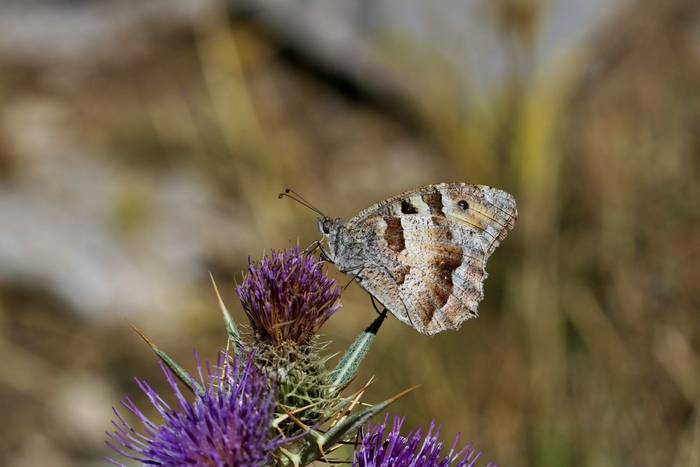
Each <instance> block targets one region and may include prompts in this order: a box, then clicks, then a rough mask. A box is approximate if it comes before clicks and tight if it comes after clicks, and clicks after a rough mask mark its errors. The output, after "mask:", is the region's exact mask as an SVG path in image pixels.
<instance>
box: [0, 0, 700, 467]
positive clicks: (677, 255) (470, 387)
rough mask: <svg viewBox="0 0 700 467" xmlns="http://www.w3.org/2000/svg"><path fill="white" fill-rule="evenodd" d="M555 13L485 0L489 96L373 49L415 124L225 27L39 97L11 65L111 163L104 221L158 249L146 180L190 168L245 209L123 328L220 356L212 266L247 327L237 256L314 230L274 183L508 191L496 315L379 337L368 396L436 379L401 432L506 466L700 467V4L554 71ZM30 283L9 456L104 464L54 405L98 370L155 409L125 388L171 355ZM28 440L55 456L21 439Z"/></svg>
mask: <svg viewBox="0 0 700 467" xmlns="http://www.w3.org/2000/svg"><path fill="white" fill-rule="evenodd" d="M548 5H549V2H546V1H541V2H537V1H534V0H532V1H522V0H520V1H519V0H502V1H498V2H493V4H492V6H493V8H492V9H491V10H489V15H490V17H491V19H492V20H493V27H494V28H495V29H496V30H498V31H500V34H502V35H503V36H504V38H506V43H507V44H508V53H507V55H508V56H509V57H510V61H509V62H508V63H509V68H508V69H507V70H506V77H505V79H504V80H503V83H502V85H501V86H498V87H496V88H495V89H490V90H489V92H488V93H486V94H484V93H482V91H483V90H478V89H471V88H470V87H469V81H470V80H469V76H463V75H462V73H460V72H459V71H457V70H456V69H455V68H453V67H451V66H450V65H448V64H447V63H446V62H445V61H444V60H441V59H439V58H437V56H436V55H435V54H432V53H431V50H430V49H428V48H427V47H421V46H420V45H419V44H412V43H410V42H409V41H407V40H406V41H405V42H402V39H401V38H397V37H392V38H389V37H385V38H381V39H378V40H377V44H376V46H377V48H378V49H379V50H381V51H382V53H383V54H384V56H385V58H386V60H387V62H390V63H392V64H393V66H396V67H398V68H399V69H400V70H402V72H403V73H404V74H405V75H406V76H409V77H410V92H409V93H408V95H409V96H410V102H406V103H404V104H405V105H406V109H410V112H411V113H412V115H411V118H410V121H411V122H412V123H410V124H409V123H407V121H408V120H404V119H402V118H397V115H396V113H395V112H394V110H395V109H391V108H385V107H384V105H385V103H382V102H381V101H378V102H375V101H373V100H372V98H367V97H366V96H364V97H363V98H357V96H355V97H354V98H353V96H349V95H348V94H347V93H343V92H342V90H341V89H339V88H338V87H337V83H336V82H334V81H333V80H332V79H328V77H327V76H325V75H323V74H318V73H316V70H315V69H314V67H313V65H309V64H308V63H307V64H303V63H302V64H300V63H298V62H295V61H293V60H288V59H286V57H285V55H284V54H283V53H281V52H280V49H283V45H280V44H279V43H276V42H275V40H273V39H272V38H271V37H270V36H269V35H267V34H265V33H263V32H262V31H261V30H260V29H259V28H258V27H257V26H256V25H255V24H251V23H249V22H248V21H245V20H240V19H234V20H228V19H226V18H225V15H223V14H222V15H220V17H218V18H215V19H212V20H210V21H208V22H206V23H205V24H203V25H198V26H197V27H195V28H194V29H193V30H191V31H188V32H187V34H183V35H178V36H177V37H176V38H164V39H163V40H162V43H161V44H159V47H158V49H157V52H154V53H153V55H152V56H151V57H150V59H149V60H147V61H146V60H144V61H137V62H135V63H129V64H120V65H118V66H115V68H114V69H110V70H105V72H104V73H100V74H96V75H94V76H90V78H89V79H87V80H86V82H85V83H83V84H82V85H81V86H76V87H72V88H68V89H67V90H66V89H63V90H62V91H61V92H60V93H59V92H57V91H55V90H48V91H47V90H46V89H42V88H41V85H40V84H34V83H33V82H30V83H29V84H27V83H22V82H18V81H17V80H14V79H12V73H9V72H8V73H7V74H8V75H10V76H9V77H8V78H7V79H6V82H7V83H8V84H7V86H8V87H9V88H7V89H9V91H8V90H7V89H6V87H5V86H3V87H2V88H0V89H2V92H3V95H8V94H12V93H13V92H14V93H15V94H21V93H23V94H26V95H30V96H32V95H40V96H43V97H44V98H46V96H47V95H48V96H50V97H51V98H52V99H54V100H57V101H58V102H59V103H60V105H61V106H64V107H65V108H67V109H69V112H70V115H71V131H72V132H73V134H76V135H77V137H78V138H79V139H80V140H81V141H85V142H87V143H86V144H87V145H88V146H89V147H91V148H94V149H95V151H94V152H95V154H99V156H95V158H96V159H97V160H98V161H99V160H102V161H106V163H109V164H116V165H117V166H118V167H119V170H120V174H121V175H122V176H123V177H124V183H123V184H122V191H120V192H118V193H116V194H115V193H113V194H112V195H113V199H112V203H113V204H112V217H111V219H109V220H108V223H109V225H110V226H111V227H110V228H112V229H115V230H117V231H119V232H121V233H122V234H123V233H129V234H134V235H136V234H138V235H148V232H149V230H150V229H152V226H153V225H154V224H153V223H154V222H156V221H157V220H154V218H156V219H157V218H158V217H159V216H161V217H162V216H165V215H167V213H160V212H157V210H156V208H155V205H154V204H153V200H152V199H151V197H152V196H153V194H152V193H151V190H150V189H149V186H148V182H147V181H146V182H138V181H136V182H135V181H134V180H149V179H150V178H149V177H157V176H158V175H159V174H161V173H164V172H169V171H173V170H176V169H177V170H180V171H184V172H187V173H189V174H192V175H193V176H194V177H195V178H197V179H200V180H203V181H204V183H205V184H206V186H207V187H208V188H210V189H211V190H212V191H213V192H214V193H215V198H216V203H217V204H220V205H222V206H223V205H226V206H228V205H233V206H237V207H238V208H239V209H240V211H237V212H241V213H242V214H241V217H240V218H238V219H237V220H236V222H243V223H244V225H243V226H241V228H243V229H245V230H246V231H247V232H250V233H252V234H251V235H249V236H243V237H241V238H230V245H231V246H230V250H228V249H227V248H228V247H224V248H221V247H220V246H219V247H216V248H214V247H212V249H211V250H207V251H206V253H207V255H206V257H204V258H202V259H201V264H195V265H192V267H193V268H194V269H197V271H198V276H197V277H198V278H199V279H200V280H199V282H198V283H197V284H193V286H194V285H197V286H198V287H197V289H196V290H193V291H192V293H191V297H190V298H189V299H187V300H178V301H173V302H172V303H171V304H169V306H170V308H171V313H170V314H168V315H167V317H166V316H163V315H158V316H130V317H129V319H130V320H133V321H136V322H137V323H138V324H139V327H141V328H143V329H144V331H145V332H146V333H147V334H148V335H149V336H150V337H151V338H152V339H153V340H154V341H156V342H158V344H159V346H160V347H162V348H164V349H167V350H168V352H169V353H171V354H172V355H174V356H177V357H178V358H179V360H180V361H182V362H188V361H191V358H190V355H191V348H192V347H194V346H196V347H198V348H200V349H201V351H202V353H203V354H205V355H213V354H214V352H215V349H216V348H217V346H219V345H220V344H221V343H222V342H224V336H225V335H224V330H223V327H222V326H221V325H220V322H219V319H220V318H219V314H218V312H217V308H216V302H215V300H214V295H213V292H212V291H211V288H210V286H209V283H208V278H207V276H206V270H212V271H213V272H214V273H215V276H216V279H217V281H218V282H219V283H220V284H225V283H228V284H229V286H228V287H227V288H226V289H225V292H224V293H225V299H226V300H227V302H228V303H229V306H230V308H232V309H235V310H236V311H237V313H238V314H237V318H238V319H239V320H240V321H244V315H243V314H242V312H241V311H240V307H239V306H238V305H237V300H236V299H235V294H234V292H233V287H232V284H233V281H235V280H238V279H240V275H239V271H240V270H241V269H243V268H244V267H245V264H246V261H247V258H246V255H249V256H251V257H253V258H257V257H259V256H260V255H261V254H262V252H263V251H264V250H269V249H270V248H280V247H285V246H287V245H289V244H290V243H294V242H296V241H297V240H298V241H299V242H300V243H301V244H302V245H304V244H307V243H310V242H311V241H312V240H314V239H316V238H317V236H318V235H317V233H316V232H315V230H316V222H315V219H314V218H313V216H312V215H311V214H310V213H309V212H308V211H305V210H303V208H300V207H299V206H296V205H294V204H292V203H288V202H283V201H278V200H277V199H276V194H277V192H278V191H280V190H281V189H282V188H284V187H286V186H292V187H294V188H296V189H298V190H299V191H301V192H302V193H303V194H304V196H306V197H307V198H309V199H311V200H313V201H314V202H315V203H316V204H318V205H319V207H320V208H321V209H323V210H325V211H326V212H328V213H329V214H331V215H338V216H344V217H349V216H351V215H353V214H354V213H356V212H357V211H359V210H360V209H362V208H364V207H366V206H368V205H369V204H371V203H373V202H376V201H378V200H379V199H382V198H384V197H387V196H390V195H393V194H395V193H398V192H400V191H402V190H405V189H410V188H414V187H416V186H419V185H422V184H428V183H436V182H440V181H468V182H472V183H484V184H489V185H493V186H497V187H499V188H502V189H504V190H506V191H508V192H510V193H512V194H513V195H514V196H515V198H516V199H517V201H518V207H519V216H520V219H519V223H518V225H517V226H516V229H515V231H514V232H513V233H512V234H511V236H510V237H509V238H508V239H507V240H506V241H505V242H504V244H503V245H502V246H501V247H500V248H499V249H498V250H497V252H496V253H495V254H494V257H493V258H492V259H491V260H490V262H489V267H488V270H489V278H488V280H487V282H486V284H485V291H486V299H485V301H484V302H483V303H482V306H481V317H480V318H479V319H478V320H474V321H470V322H468V323H466V325H465V326H464V327H463V328H462V329H461V330H460V331H458V332H448V333H444V334H441V335H439V336H436V337H434V338H427V337H425V336H421V335H418V334H417V333H415V332H414V331H412V330H411V329H410V328H408V327H406V326H402V325H400V324H399V323H398V322H396V320H389V321H388V322H387V323H386V324H385V327H384V328H383V329H382V331H381V333H380V334H379V338H378V339H377V341H376V344H375V348H374V349H373V351H372V352H371V354H370V356H369V357H368V361H367V363H366V364H365V366H364V369H363V371H362V374H361V378H363V381H364V380H366V379H368V378H369V377H370V376H371V375H376V377H377V381H376V383H374V384H373V385H372V387H371V389H370V391H368V394H367V396H366V397H367V400H380V399H383V398H385V397H386V396H388V395H392V394H395V393H396V392H398V391H399V390H401V389H403V388H406V387H409V386H413V385H415V384H422V387H421V388H420V389H419V390H418V391H415V392H413V393H411V394H410V395H408V396H407V397H405V398H404V399H402V400H401V401H400V402H398V403H397V404H396V405H395V406H394V407H393V411H395V412H398V413H402V414H405V415H406V416H407V417H408V423H409V425H413V424H421V425H427V424H428V423H429V421H430V419H431V418H435V419H437V420H438V421H439V422H440V423H441V424H442V425H443V433H444V435H445V436H446V437H447V438H450V437H452V436H454V435H455V434H456V433H457V432H460V433H461V434H462V437H463V439H466V440H471V441H473V442H474V443H475V444H476V445H477V446H479V447H480V448H481V449H482V450H484V452H485V456H486V457H488V458H489V459H493V460H495V461H497V462H499V464H501V465H504V466H529V465H532V466H538V467H550V466H551V467H554V466H556V467H560V466H572V467H573V466H609V465H625V466H658V465H669V466H678V467H680V466H694V465H700V431H699V430H700V424H699V421H698V408H699V405H698V403H699V402H698V401H700V399H699V397H700V355H698V350H697V349H698V347H699V346H700V332H699V330H700V318H699V315H698V307H699V306H700V289H699V288H698V287H697V284H698V282H699V281H700V269H699V268H698V264H700V157H699V156H700V91H699V90H700V52H699V50H700V49H699V48H698V39H697V37H698V35H697V34H698V31H700V19H699V15H700V5H698V4H697V2H694V1H691V0H672V1H652V2H641V1H640V2H632V4H631V5H629V6H626V7H624V8H623V9H622V10H621V11H618V12H616V13H615V15H613V16H612V17H611V18H610V19H609V21H608V22H607V23H606V24H604V25H603V27H601V28H600V29H599V30H598V31H597V32H596V34H594V37H593V38H592V39H591V40H590V41H589V43H588V44H587V46H586V47H585V48H584V49H582V50H578V51H577V53H575V54H572V55H571V56H570V57H567V59H566V60H563V61H561V62H558V63H557V66H556V67H553V68H551V69H542V68H540V67H538V64H537V61H536V59H535V56H536V53H535V51H534V50H533V47H534V39H533V38H534V37H535V36H537V34H538V32H539V30H540V28H541V27H542V23H543V22H544V15H546V11H547V7H548ZM182 36H184V37H182ZM433 47H434V46H433ZM465 83H466V86H465ZM360 91H361V89H360ZM360 94H362V93H361V92H360ZM360 97H362V96H360ZM3 99H4V98H3ZM13 151H16V149H13V148H11V147H9V145H3V146H0V174H4V173H6V172H7V173H8V174H9V175H8V177H10V182H8V183H10V184H11V183H12V181H11V176H12V174H13V172H14V171H16V170H18V169H17V166H18V165H21V164H22V158H21V157H17V156H16V155H15V153H14V152H13ZM4 167H9V168H12V169H13V170H12V171H9V169H8V170H7V171H6V170H5V169H4ZM20 168H21V167H20ZM133 174H147V175H146V176H145V178H139V177H136V178H134V177H133ZM0 180H2V178H0ZM183 209H187V207H185V206H183ZM224 212H226V211H223V210H222V213H224ZM232 222H233V221H232ZM10 228H11V227H10ZM80 228H81V226H76V229H77V230H76V233H77V234H78V235H79V233H80ZM209 228H211V227H209V226H208V225H201V226H200V229H201V230H202V231H203V232H205V234H204V235H205V237H206V232H207V229H209ZM130 236H131V235H129V236H127V237H130ZM193 241H194V240H193ZM217 245H218V244H217ZM56 248H60V245H57V246H56ZM66 274H70V271H66ZM164 274H167V271H164ZM338 280H339V281H343V282H344V281H345V280H346V279H345V278H344V277H341V276H338ZM87 286H88V285H86V287H87ZM26 287H27V286H24V285H23V286H22V287H18V286H17V285H16V284H14V283H13V282H12V281H6V282H0V311H2V321H0V329H1V330H2V334H1V335H0V345H1V346H2V349H3V354H4V355H5V358H4V360H5V361H7V362H12V365H3V367H4V371H3V372H2V379H1V380H0V391H2V392H0V394H2V395H3V397H2V399H1V400H4V401H6V402H5V403H2V405H0V408H1V409H3V411H5V412H6V413H7V419H8V421H10V422H11V423H6V424H5V428H4V429H3V431H2V433H3V436H2V438H3V441H0V451H2V452H5V453H7V454H5V455H4V456H5V459H17V458H19V457H17V456H18V455H16V453H17V452H23V449H24V450H26V449H27V448H26V446H29V445H31V446H40V447H41V446H49V447H50V448H46V452H47V453H51V452H56V453H58V452H59V451H60V452H61V453H62V455H63V456H64V457H63V458H65V459H68V460H66V461H64V462H63V463H61V464H57V465H77V464H80V463H82V464H81V465H91V464H90V462H96V461H94V459H96V458H97V457H99V455H101V454H103V451H102V450H101V447H100V446H99V441H100V436H93V437H92V438H87V437H85V436H83V434H82V433H81V432H80V430H68V431H66V432H64V433H58V434H57V433H56V431H55V430H57V429H58V428H57V427H58V426H60V423H62V421H63V419H62V418H61V417H60V416H56V415H55V414H54V411H53V410H50V409H49V408H47V407H48V405H50V404H56V403H60V399H59V400H57V399H55V398H52V397H51V396H49V395H48V394H47V393H48V392H50V388H51V387H52V386H54V385H57V384H59V382H61V384H63V383H65V381H64V379H65V377H64V376H65V375H71V377H73V376H75V375H77V374H79V375H84V374H87V375H91V376H90V377H91V378H94V379H96V380H98V381H101V382H103V383H104V384H107V385H109V387H110V388H111V389H110V391H111V392H110V391H108V394H109V396H108V397H107V400H108V401H110V400H109V397H114V399H112V400H111V401H110V402H111V403H116V401H117V399H118V398H119V397H120V395H121V394H124V393H129V394H130V395H132V396H134V397H136V398H139V397H140V396H139V395H138V394H136V390H135V388H134V385H133V384H131V383H130V378H131V377H132V376H134V375H138V376H143V377H147V379H149V381H152V382H154V384H155V383H157V382H158V381H159V376H158V369H157V364H156V362H155V359H154V358H153V357H152V356H151V355H150V354H149V351H148V349H147V348H146V347H145V346H140V344H139V341H138V338H137V337H136V336H134V335H131V334H130V333H129V330H128V326H127V325H126V322H125V321H120V320H116V321H115V320H107V321H100V320H88V319H85V318H80V317H76V316H75V315H74V314H72V313H71V311H70V310H68V309H65V304H63V303H62V302H61V301H60V300H57V299H56V297H53V296H51V294H50V293H49V292H46V290H45V287H43V285H41V284H36V287H35V288H32V287H29V288H26ZM123 293H124V294H129V290H124V291H123ZM343 303H344V307H343V309H342V310H341V312H339V313H338V314H337V315H336V316H335V317H333V319H332V320H331V321H330V322H329V323H328V325H327V326H326V327H325V328H324V333H325V335H326V337H327V338H328V339H331V340H332V341H333V342H334V343H333V347H334V348H335V349H336V350H337V351H341V350H342V349H344V348H345V346H346V345H347V344H349V343H350V341H351V340H352V339H353V338H354V336H355V335H356V334H357V333H358V332H360V330H361V329H363V328H364V326H366V325H367V324H368V323H369V322H370V321H371V320H372V318H373V313H374V312H373V311H372V308H371V306H370V303H369V298H368V297H367V295H366V294H365V293H364V292H362V291H361V290H359V288H357V287H354V286H353V287H350V288H349V289H348V290H347V292H346V293H345V294H344V296H343ZM62 375H64V376H62ZM35 377H39V378H40V379H38V380H34V379H33V378H35ZM37 381H38V383H37ZM105 382H106V383H105ZM355 384H356V385H359V384H361V381H357V382H356V383H355ZM69 387H70V386H69ZM42 401H43V402H42ZM38 402H42V404H45V405H42V404H38ZM110 402H108V403H110ZM102 409H103V411H104V414H101V416H102V417H103V418H104V420H105V423H104V429H107V428H108V425H107V422H106V421H107V420H109V417H110V414H109V410H108V409H109V408H108V406H105V407H102ZM92 410H99V407H97V408H95V407H93V408H92ZM18 420H24V422H17V421H18ZM27 420H28V421H29V422H27ZM15 422H17V424H15ZM37 426H41V427H42V428H40V430H42V432H43V433H44V434H43V435H42V436H43V438H42V439H44V438H46V439H48V440H49V441H41V442H39V441H37V442H36V443H34V444H31V443H29V441H28V440H29V439H30V438H31V437H32V436H33V437H34V438H36V436H37V434H36V433H32V430H37ZM10 427H12V429H11V430H8V428H10ZM17 427H18V428H17ZM28 433H29V434H31V436H30V435H29V434H28ZM34 438H31V439H34ZM42 443H44V444H42ZM12 453H15V454H12ZM13 455H14V456H15V457H12V456H13ZM56 456H57V457H60V456H58V454H56ZM22 459H24V461H23V462H24V464H23V465H31V462H30V461H28V460H26V459H27V458H26V456H25V457H23V458H22ZM46 465H48V464H46Z"/></svg>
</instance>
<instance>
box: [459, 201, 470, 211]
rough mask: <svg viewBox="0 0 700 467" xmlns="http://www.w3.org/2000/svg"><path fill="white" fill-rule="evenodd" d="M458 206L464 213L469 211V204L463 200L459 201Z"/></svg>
mask: <svg viewBox="0 0 700 467" xmlns="http://www.w3.org/2000/svg"><path fill="white" fill-rule="evenodd" d="M457 206H459V207H460V209H462V210H463V211H466V210H467V209H469V203H467V202H466V201H465V200H463V199H461V200H459V202H458V203H457Z"/></svg>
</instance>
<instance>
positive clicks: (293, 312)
mask: <svg viewBox="0 0 700 467" xmlns="http://www.w3.org/2000/svg"><path fill="white" fill-rule="evenodd" d="M340 292H341V288H340V287H337V286H336V285H335V281H334V280H333V279H330V278H329V277H328V276H326V275H325V273H324V272H323V263H322V262H321V261H319V260H316V259H315V258H314V257H313V256H311V255H305V254H303V253H302V252H301V251H300V250H299V246H298V245H297V246H296V247H294V248H290V249H288V250H283V251H273V252H272V253H271V255H270V256H266V257H264V258H263V259H262V260H261V261H260V262H259V263H249V265H248V274H247V275H246V277H245V278H244V279H243V283H242V284H241V285H239V286H238V287H237V288H236V293H237V294H238V298H240V300H241V303H242V304H243V309H244V310H245V312H246V314H247V315H248V318H249V319H250V322H251V324H252V325H253V328H254V329H255V331H256V335H257V336H258V337H259V338H261V339H267V340H271V341H272V342H273V343H274V344H279V343H281V342H284V341H286V340H290V341H293V342H296V343H298V344H305V343H307V342H308V341H309V340H310V339H311V338H312V337H313V336H314V335H315V334H316V333H317V332H318V330H319V329H320V328H321V326H322V325H323V323H325V322H326V320H327V319H328V318H330V317H331V316H332V315H333V313H335V312H336V311H338V309H339V308H340V303H339V302H338V298H339V297H340Z"/></svg>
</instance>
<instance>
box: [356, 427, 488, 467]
mask: <svg viewBox="0 0 700 467" xmlns="http://www.w3.org/2000/svg"><path fill="white" fill-rule="evenodd" d="M387 420H388V416H387V417H385V418H384V422H383V423H382V424H380V425H377V426H371V425H368V426H367V429H366V433H364V435H362V437H361V441H360V445H359V447H358V448H357V450H356V451H355V455H354V459H353V467H408V466H411V467H451V466H455V467H476V462H477V461H478V460H479V457H480V456H481V453H480V452H478V451H477V450H476V449H475V448H474V447H473V446H472V445H470V444H468V445H466V446H465V447H463V448H462V449H460V450H459V451H457V450H456V448H457V443H458V442H459V436H457V437H456V438H455V440H454V441H453V443H452V447H451V448H450V451H449V452H448V453H447V455H445V456H441V455H440V451H441V449H442V440H440V439H439V436H440V428H439V427H436V425H435V421H432V422H431V423H430V427H429V428H428V432H427V433H426V434H425V436H423V432H422V431H421V429H420V428H416V429H414V430H413V431H411V432H410V433H408V435H406V436H403V435H402V434H401V425H402V424H403V422H404V418H403V417H394V421H393V424H392V426H391V428H390V429H389V432H388V433H387V434H386V437H385V436H384V433H385V431H386V429H387ZM486 467H497V466H496V464H491V463H489V464H487V465H486Z"/></svg>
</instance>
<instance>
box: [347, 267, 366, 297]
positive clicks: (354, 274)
mask: <svg viewBox="0 0 700 467" xmlns="http://www.w3.org/2000/svg"><path fill="white" fill-rule="evenodd" d="M363 269H364V267H361V268H360V269H359V270H358V271H357V272H356V273H354V272H350V271H348V274H349V275H351V276H352V277H351V278H350V280H349V281H348V283H347V284H345V286H344V287H343V292H345V289H347V288H348V287H350V284H352V283H353V282H354V281H355V280H357V276H359V275H360V273H361V272H362V270H363Z"/></svg>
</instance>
